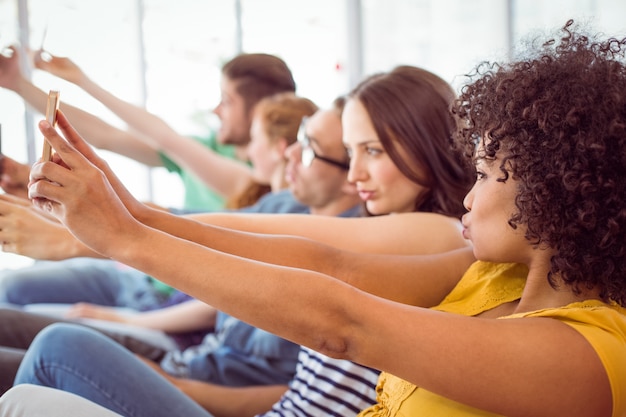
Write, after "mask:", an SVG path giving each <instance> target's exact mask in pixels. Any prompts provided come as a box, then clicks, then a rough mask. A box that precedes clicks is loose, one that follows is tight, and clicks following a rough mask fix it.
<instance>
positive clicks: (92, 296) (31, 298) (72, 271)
mask: <svg viewBox="0 0 626 417" xmlns="http://www.w3.org/2000/svg"><path fill="white" fill-rule="evenodd" d="M0 302H5V303H9V304H15V305H26V304H36V303H76V302H89V303H93V304H99V305H105V306H117V307H129V308H132V309H135V310H150V309H152V308H155V307H156V306H157V305H159V304H160V303H161V302H163V298H162V297H160V294H159V293H158V292H157V291H155V289H154V287H153V285H152V284H151V283H150V282H149V280H148V277H147V276H146V275H145V274H144V273H142V272H140V271H137V270H135V269H132V268H130V267H127V266H125V265H122V264H120V263H118V262H115V261H111V260H106V259H92V258H74V259H68V260H63V261H38V262H36V263H35V264H33V265H32V266H28V267H24V268H20V269H16V270H3V271H0Z"/></svg>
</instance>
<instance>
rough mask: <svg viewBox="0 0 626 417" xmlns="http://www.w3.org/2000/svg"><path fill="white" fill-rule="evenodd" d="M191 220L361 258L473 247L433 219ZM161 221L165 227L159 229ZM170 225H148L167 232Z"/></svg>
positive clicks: (452, 226)
mask: <svg viewBox="0 0 626 417" xmlns="http://www.w3.org/2000/svg"><path fill="white" fill-rule="evenodd" d="M187 217H189V218H192V219H195V220H198V221H200V222H202V223H207V224H211V225H214V226H221V227H226V228H229V229H235V230H241V231H246V232H252V233H263V234H275V235H278V234H285V235H293V236H301V237H305V238H308V239H312V240H315V241H318V242H322V243H326V244H328V245H331V246H333V247H335V248H338V249H345V250H350V251H354V252H361V253H377V254H395V255H412V254H428V253H441V252H445V251H449V250H452V249H456V248H460V247H465V246H469V245H470V242H469V241H467V240H465V239H464V238H463V236H462V235H461V223H460V222H459V221H458V220H457V219H453V218H451V217H446V216H442V215H440V214H433V213H418V212H413V213H401V214H394V215H390V216H376V217H356V218H342V217H331V216H316V215H310V214H307V215H303V214H260V213H201V214H193V215H188V216H187ZM161 221H162V222H163V223H161ZM166 221H167V220H166V219H165V218H163V217H161V218H160V219H155V218H151V219H146V223H147V224H151V222H154V225H161V226H162V227H158V228H161V229H167V230H168V232H169V233H173V232H174V229H173V228H167V227H166V226H165V223H166Z"/></svg>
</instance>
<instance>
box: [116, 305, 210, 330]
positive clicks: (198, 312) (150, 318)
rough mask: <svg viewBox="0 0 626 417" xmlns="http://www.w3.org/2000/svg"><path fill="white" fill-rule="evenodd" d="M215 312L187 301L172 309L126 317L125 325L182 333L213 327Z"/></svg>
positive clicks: (208, 307)
mask: <svg viewBox="0 0 626 417" xmlns="http://www.w3.org/2000/svg"><path fill="white" fill-rule="evenodd" d="M215 317H216V310H215V309H214V308H213V307H211V306H210V305H207V304H205V303H203V302H201V301H196V300H192V301H188V302H185V303H182V304H178V305H175V306H172V307H167V308H162V309H158V310H154V311H147V312H143V313H138V314H134V315H131V316H128V318H127V319H126V323H128V324H132V325H134V326H141V327H147V328H150V329H156V330H162V331H164V332H168V333H184V332H192V331H196V330H204V329H208V328H211V327H213V326H215Z"/></svg>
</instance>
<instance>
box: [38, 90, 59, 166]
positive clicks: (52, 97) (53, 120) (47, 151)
mask: <svg viewBox="0 0 626 417" xmlns="http://www.w3.org/2000/svg"><path fill="white" fill-rule="evenodd" d="M57 110H59V92H58V91H56V90H50V92H49V93H48V105H47V106H46V120H47V121H48V123H50V125H52V127H54V126H56V124H57ZM41 159H42V160H44V161H50V160H52V147H51V146H50V144H49V143H48V141H47V140H46V139H45V138H44V140H43V152H42V155H41Z"/></svg>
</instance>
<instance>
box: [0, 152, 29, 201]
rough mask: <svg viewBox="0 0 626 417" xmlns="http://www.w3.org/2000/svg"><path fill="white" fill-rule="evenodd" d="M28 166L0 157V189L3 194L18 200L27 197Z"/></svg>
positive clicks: (3, 156)
mask: <svg viewBox="0 0 626 417" xmlns="http://www.w3.org/2000/svg"><path fill="white" fill-rule="evenodd" d="M29 172H30V166H28V165H26V164H22V163H20V162H17V161H16V160H14V159H12V158H9V157H8V156H6V155H0V188H2V189H3V190H4V192H5V193H7V194H11V195H14V196H17V197H20V198H27V197H28V188H27V187H28V174H29Z"/></svg>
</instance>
